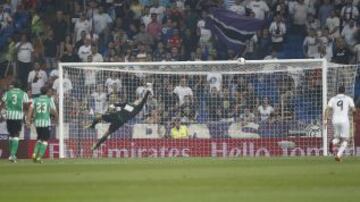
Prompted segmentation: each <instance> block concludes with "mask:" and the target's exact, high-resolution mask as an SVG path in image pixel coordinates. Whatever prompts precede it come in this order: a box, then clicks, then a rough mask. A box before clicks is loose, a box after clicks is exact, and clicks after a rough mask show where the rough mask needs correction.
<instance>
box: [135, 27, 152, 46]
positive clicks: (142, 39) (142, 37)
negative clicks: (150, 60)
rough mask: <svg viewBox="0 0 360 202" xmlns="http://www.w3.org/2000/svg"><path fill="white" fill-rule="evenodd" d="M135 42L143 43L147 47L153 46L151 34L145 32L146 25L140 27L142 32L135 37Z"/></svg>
mask: <svg viewBox="0 0 360 202" xmlns="http://www.w3.org/2000/svg"><path fill="white" fill-rule="evenodd" d="M134 40H135V42H136V43H143V44H146V45H152V44H153V38H152V37H151V35H150V34H149V33H147V32H146V31H145V25H143V24H142V25H140V32H139V33H137V34H136V35H135V36H134Z"/></svg>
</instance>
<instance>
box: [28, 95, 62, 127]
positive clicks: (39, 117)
mask: <svg viewBox="0 0 360 202" xmlns="http://www.w3.org/2000/svg"><path fill="white" fill-rule="evenodd" d="M32 108H33V110H34V117H35V118H34V122H35V127H49V126H51V118H50V112H51V110H56V106H55V103H54V100H53V99H51V98H50V97H49V96H47V95H41V96H40V97H37V98H35V99H34V102H33V104H32Z"/></svg>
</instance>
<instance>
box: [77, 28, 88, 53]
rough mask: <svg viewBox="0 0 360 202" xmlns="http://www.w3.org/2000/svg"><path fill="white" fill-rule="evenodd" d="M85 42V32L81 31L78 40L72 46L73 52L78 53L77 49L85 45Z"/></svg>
mask: <svg viewBox="0 0 360 202" xmlns="http://www.w3.org/2000/svg"><path fill="white" fill-rule="evenodd" d="M85 40H86V31H82V32H81V38H80V40H79V41H77V42H76V43H75V46H74V48H75V52H78V51H79V48H80V47H81V46H82V45H84V44H85Z"/></svg>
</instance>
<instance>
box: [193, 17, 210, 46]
mask: <svg viewBox="0 0 360 202" xmlns="http://www.w3.org/2000/svg"><path fill="white" fill-rule="evenodd" d="M201 15H202V16H201V19H199V21H198V23H197V34H198V35H199V36H200V38H199V42H200V46H202V47H206V46H207V47H210V46H211V45H210V39H211V37H212V33H211V31H210V30H209V29H207V28H206V27H205V17H206V13H205V11H203V12H202V14H201Z"/></svg>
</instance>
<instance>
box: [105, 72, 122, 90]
mask: <svg viewBox="0 0 360 202" xmlns="http://www.w3.org/2000/svg"><path fill="white" fill-rule="evenodd" d="M105 87H106V89H107V94H111V93H113V92H116V93H117V92H119V91H121V89H122V87H123V86H122V80H121V75H118V74H117V72H111V73H110V76H109V77H108V78H107V79H106V81H105Z"/></svg>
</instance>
